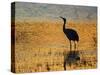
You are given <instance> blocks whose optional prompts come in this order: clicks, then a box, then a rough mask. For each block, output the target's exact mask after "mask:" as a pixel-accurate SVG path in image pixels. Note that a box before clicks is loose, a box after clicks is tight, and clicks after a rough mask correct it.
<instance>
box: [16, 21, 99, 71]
mask: <svg viewBox="0 0 100 75" xmlns="http://www.w3.org/2000/svg"><path fill="white" fill-rule="evenodd" d="M62 25H63V22H60V21H58V22H54V21H43V22H42V21H41V22H30V21H27V22H16V46H15V49H16V50H15V52H16V54H15V58H16V72H38V71H53V70H64V69H63V62H64V54H65V52H68V51H69V41H68V39H67V38H66V37H65V35H64V33H63V31H62V27H63V26H62ZM66 27H68V28H73V29H75V30H76V31H77V32H78V34H79V37H80V40H79V43H78V50H80V52H81V51H84V52H83V54H81V61H80V62H77V63H75V64H73V66H72V67H69V66H66V67H67V69H83V68H96V62H97V61H96V54H91V53H89V50H90V51H91V50H94V49H96V43H97V42H96V40H97V37H96V24H95V23H93V22H91V23H88V22H87V23H84V22H73V21H68V25H66ZM94 44H95V45H94ZM87 51H88V52H87ZM95 52H96V50H94V53H95Z"/></svg>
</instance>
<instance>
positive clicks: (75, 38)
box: [63, 29, 79, 42]
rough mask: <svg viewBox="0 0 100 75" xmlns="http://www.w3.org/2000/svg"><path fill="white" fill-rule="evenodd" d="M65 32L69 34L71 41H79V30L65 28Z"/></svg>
mask: <svg viewBox="0 0 100 75" xmlns="http://www.w3.org/2000/svg"><path fill="white" fill-rule="evenodd" d="M63 32H64V33H65V35H66V36H67V38H68V39H69V40H70V41H71V40H72V41H77V42H78V41H79V36H78V34H77V32H76V31H75V30H73V29H65V30H64V31H63Z"/></svg>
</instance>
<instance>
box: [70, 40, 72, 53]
mask: <svg viewBox="0 0 100 75" xmlns="http://www.w3.org/2000/svg"><path fill="white" fill-rule="evenodd" d="M71 51H72V45H71V40H70V52H71Z"/></svg>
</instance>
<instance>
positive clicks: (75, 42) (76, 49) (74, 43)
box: [74, 41, 77, 51]
mask: <svg viewBox="0 0 100 75" xmlns="http://www.w3.org/2000/svg"><path fill="white" fill-rule="evenodd" d="M74 50H75V51H76V50H77V49H76V42H75V41H74Z"/></svg>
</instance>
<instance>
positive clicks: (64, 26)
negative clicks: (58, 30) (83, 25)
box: [63, 20, 66, 31]
mask: <svg viewBox="0 0 100 75" xmlns="http://www.w3.org/2000/svg"><path fill="white" fill-rule="evenodd" d="M65 24H66V20H64V24H63V31H64V30H65Z"/></svg>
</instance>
